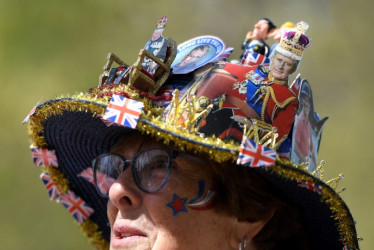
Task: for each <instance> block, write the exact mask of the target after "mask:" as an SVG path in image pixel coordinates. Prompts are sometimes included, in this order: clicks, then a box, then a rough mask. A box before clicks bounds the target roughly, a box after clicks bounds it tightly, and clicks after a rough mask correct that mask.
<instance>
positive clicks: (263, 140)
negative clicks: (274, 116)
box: [244, 119, 279, 149]
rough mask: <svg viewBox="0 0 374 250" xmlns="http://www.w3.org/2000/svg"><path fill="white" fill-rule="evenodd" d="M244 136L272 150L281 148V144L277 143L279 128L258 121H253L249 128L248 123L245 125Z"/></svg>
mask: <svg viewBox="0 0 374 250" xmlns="http://www.w3.org/2000/svg"><path fill="white" fill-rule="evenodd" d="M244 135H245V136H246V137H247V138H248V139H251V140H253V141H254V142H256V143H259V144H262V145H263V146H266V147H268V148H270V149H276V148H278V146H279V143H276V140H277V137H278V133H277V128H275V127H272V126H271V125H269V124H267V123H265V122H263V121H260V120H257V119H251V125H250V126H249V128H248V124H247V123H245V124H244Z"/></svg>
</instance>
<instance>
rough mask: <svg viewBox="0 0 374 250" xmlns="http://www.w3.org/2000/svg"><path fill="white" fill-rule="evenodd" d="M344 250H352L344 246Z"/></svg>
mask: <svg viewBox="0 0 374 250" xmlns="http://www.w3.org/2000/svg"><path fill="white" fill-rule="evenodd" d="M343 250H351V249H350V248H349V247H348V246H344V247H343Z"/></svg>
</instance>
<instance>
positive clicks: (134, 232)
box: [113, 225, 146, 238]
mask: <svg viewBox="0 0 374 250" xmlns="http://www.w3.org/2000/svg"><path fill="white" fill-rule="evenodd" d="M113 230H114V235H115V236H116V237H119V238H124V237H130V236H143V237H144V236H146V235H145V233H143V232H142V231H140V230H138V229H136V228H133V227H129V226H121V225H114V227H113Z"/></svg>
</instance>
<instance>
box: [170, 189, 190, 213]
mask: <svg viewBox="0 0 374 250" xmlns="http://www.w3.org/2000/svg"><path fill="white" fill-rule="evenodd" d="M186 202H187V197H185V198H180V197H179V196H178V195H177V194H175V193H174V194H173V200H172V201H171V202H169V203H167V204H166V206H168V207H170V208H171V209H172V210H173V216H176V215H177V214H178V213H180V212H185V213H187V208H186Z"/></svg>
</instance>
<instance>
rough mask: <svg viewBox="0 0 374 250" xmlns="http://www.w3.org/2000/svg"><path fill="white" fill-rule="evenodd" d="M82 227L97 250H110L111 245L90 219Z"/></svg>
mask: <svg viewBox="0 0 374 250" xmlns="http://www.w3.org/2000/svg"><path fill="white" fill-rule="evenodd" d="M80 227H81V229H82V231H83V232H84V234H85V235H86V236H87V237H88V238H89V239H90V242H91V243H92V244H94V246H95V247H96V248H97V249H105V250H106V249H109V243H108V242H107V241H106V240H105V239H104V237H103V235H102V233H101V232H100V231H99V227H98V226H97V225H96V224H95V223H94V222H92V221H91V220H90V219H87V220H85V221H84V222H83V223H82V224H80Z"/></svg>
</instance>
